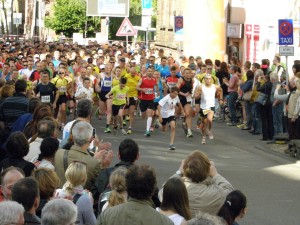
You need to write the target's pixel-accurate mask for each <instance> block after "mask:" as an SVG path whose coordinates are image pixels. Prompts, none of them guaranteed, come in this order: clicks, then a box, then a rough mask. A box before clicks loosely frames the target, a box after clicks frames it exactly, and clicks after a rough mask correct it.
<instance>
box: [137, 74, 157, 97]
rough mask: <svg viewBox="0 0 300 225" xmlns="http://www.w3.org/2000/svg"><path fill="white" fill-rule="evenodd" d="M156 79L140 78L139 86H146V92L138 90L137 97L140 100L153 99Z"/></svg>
mask: <svg viewBox="0 0 300 225" xmlns="http://www.w3.org/2000/svg"><path fill="white" fill-rule="evenodd" d="M156 83H157V81H156V79H155V78H148V77H143V78H142V84H141V86H140V88H146V92H144V91H140V92H139V99H141V100H154V98H155V95H154V86H155V85H156Z"/></svg>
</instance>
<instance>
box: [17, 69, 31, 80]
mask: <svg viewBox="0 0 300 225" xmlns="http://www.w3.org/2000/svg"><path fill="white" fill-rule="evenodd" d="M33 71H34V69H33V68H32V70H30V69H28V68H26V69H21V70H19V74H20V75H21V76H24V75H26V77H27V80H28V79H29V77H30V75H31V74H32V72H33Z"/></svg>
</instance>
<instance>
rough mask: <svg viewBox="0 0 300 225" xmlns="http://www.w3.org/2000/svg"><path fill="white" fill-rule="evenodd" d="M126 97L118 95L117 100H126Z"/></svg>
mask: <svg viewBox="0 0 300 225" xmlns="http://www.w3.org/2000/svg"><path fill="white" fill-rule="evenodd" d="M125 97H126V95H124V94H117V95H116V98H117V99H118V100H124V99H125Z"/></svg>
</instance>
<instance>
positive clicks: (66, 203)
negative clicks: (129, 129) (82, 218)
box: [42, 199, 77, 225]
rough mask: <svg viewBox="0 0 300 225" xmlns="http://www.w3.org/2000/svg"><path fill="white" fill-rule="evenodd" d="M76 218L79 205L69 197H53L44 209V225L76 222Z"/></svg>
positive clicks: (63, 224)
mask: <svg viewBox="0 0 300 225" xmlns="http://www.w3.org/2000/svg"><path fill="white" fill-rule="evenodd" d="M76 219H77V206H76V205H75V204H74V203H73V202H72V201H70V200H67V199H53V200H51V201H49V202H48V203H47V204H46V205H45V206H44V208H43V210H42V224H43V225H69V224H75V222H76Z"/></svg>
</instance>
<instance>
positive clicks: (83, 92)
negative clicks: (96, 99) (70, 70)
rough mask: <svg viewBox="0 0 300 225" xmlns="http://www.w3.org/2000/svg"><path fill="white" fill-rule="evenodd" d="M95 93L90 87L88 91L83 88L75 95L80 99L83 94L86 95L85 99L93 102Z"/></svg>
mask: <svg viewBox="0 0 300 225" xmlns="http://www.w3.org/2000/svg"><path fill="white" fill-rule="evenodd" d="M93 93H94V90H93V88H91V87H90V88H89V89H87V88H85V87H81V88H78V89H77V91H76V93H75V97H78V96H80V95H82V94H86V97H85V98H86V99H89V100H91V101H93Z"/></svg>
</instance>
